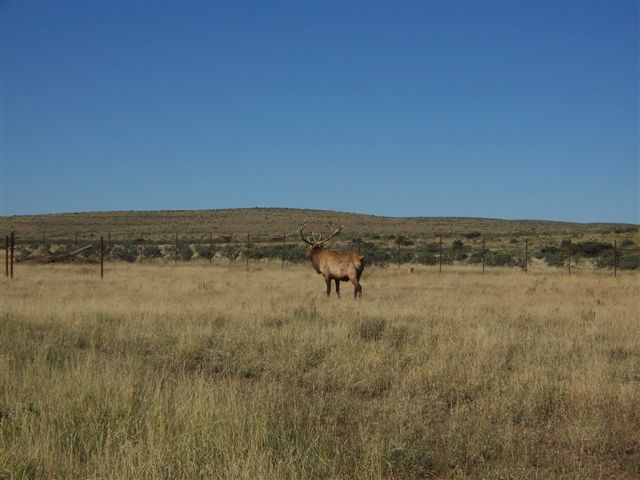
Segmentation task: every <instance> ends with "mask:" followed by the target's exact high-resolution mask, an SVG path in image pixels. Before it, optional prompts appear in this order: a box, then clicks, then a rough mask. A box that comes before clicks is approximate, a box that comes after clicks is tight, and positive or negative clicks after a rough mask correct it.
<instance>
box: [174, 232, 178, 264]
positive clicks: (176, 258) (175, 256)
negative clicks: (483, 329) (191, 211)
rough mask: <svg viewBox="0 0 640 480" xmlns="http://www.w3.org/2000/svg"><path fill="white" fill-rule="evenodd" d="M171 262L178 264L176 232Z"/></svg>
mask: <svg viewBox="0 0 640 480" xmlns="http://www.w3.org/2000/svg"><path fill="white" fill-rule="evenodd" d="M173 264H174V265H177V264H178V232H176V243H175V249H174V252H173Z"/></svg>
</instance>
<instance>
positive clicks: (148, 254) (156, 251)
mask: <svg viewBox="0 0 640 480" xmlns="http://www.w3.org/2000/svg"><path fill="white" fill-rule="evenodd" d="M144 256H145V258H161V257H162V251H161V250H160V247H159V246H158V245H145V247H144Z"/></svg>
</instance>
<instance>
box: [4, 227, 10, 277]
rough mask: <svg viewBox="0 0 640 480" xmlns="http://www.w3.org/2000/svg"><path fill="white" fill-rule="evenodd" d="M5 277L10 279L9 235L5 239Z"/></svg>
mask: <svg viewBox="0 0 640 480" xmlns="http://www.w3.org/2000/svg"><path fill="white" fill-rule="evenodd" d="M4 275H5V277H9V235H5V237H4Z"/></svg>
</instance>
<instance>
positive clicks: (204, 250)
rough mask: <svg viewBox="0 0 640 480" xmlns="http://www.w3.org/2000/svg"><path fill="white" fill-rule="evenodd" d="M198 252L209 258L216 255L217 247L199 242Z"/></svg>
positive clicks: (199, 254) (201, 255)
mask: <svg viewBox="0 0 640 480" xmlns="http://www.w3.org/2000/svg"><path fill="white" fill-rule="evenodd" d="M196 253H197V254H198V256H199V257H202V258H206V259H207V260H208V259H210V258H213V256H214V255H215V249H213V248H211V247H210V246H209V245H205V244H198V245H196Z"/></svg>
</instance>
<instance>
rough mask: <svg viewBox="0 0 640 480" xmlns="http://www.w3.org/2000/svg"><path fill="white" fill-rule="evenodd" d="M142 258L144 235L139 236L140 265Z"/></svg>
mask: <svg viewBox="0 0 640 480" xmlns="http://www.w3.org/2000/svg"><path fill="white" fill-rule="evenodd" d="M143 256H144V233H141V234H140V263H142V257H143Z"/></svg>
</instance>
